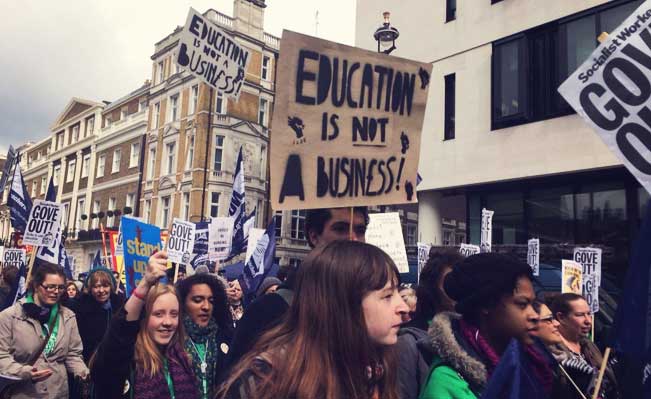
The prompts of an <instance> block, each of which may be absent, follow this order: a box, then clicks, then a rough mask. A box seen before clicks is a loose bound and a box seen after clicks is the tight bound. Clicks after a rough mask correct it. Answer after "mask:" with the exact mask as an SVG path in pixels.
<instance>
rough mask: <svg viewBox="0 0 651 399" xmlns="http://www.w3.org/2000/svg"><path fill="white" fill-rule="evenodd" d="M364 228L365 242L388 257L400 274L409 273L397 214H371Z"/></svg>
mask: <svg viewBox="0 0 651 399" xmlns="http://www.w3.org/2000/svg"><path fill="white" fill-rule="evenodd" d="M368 217H369V223H368V227H367V228H366V242H367V243H368V244H372V245H375V246H376V247H378V248H380V249H381V250H383V251H384V252H386V253H387V255H389V257H390V258H391V259H393V262H394V263H395V264H396V266H397V267H398V271H399V272H400V273H409V263H408V262H407V251H406V250H405V242H404V240H403V238H402V225H401V224H400V215H398V212H389V213H371V214H370V215H368Z"/></svg>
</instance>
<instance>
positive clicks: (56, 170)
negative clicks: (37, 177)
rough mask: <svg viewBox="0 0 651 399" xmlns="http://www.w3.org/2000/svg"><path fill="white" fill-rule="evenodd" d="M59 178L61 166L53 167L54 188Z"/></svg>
mask: <svg viewBox="0 0 651 399" xmlns="http://www.w3.org/2000/svg"><path fill="white" fill-rule="evenodd" d="M60 177H61V165H57V166H55V167H54V173H53V174H52V180H53V183H52V184H54V185H55V186H58V185H59V178H60Z"/></svg>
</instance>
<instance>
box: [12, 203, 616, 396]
mask: <svg viewBox="0 0 651 399" xmlns="http://www.w3.org/2000/svg"><path fill="white" fill-rule="evenodd" d="M351 215H352V217H351ZM351 221H352V223H351ZM367 225H368V214H367V210H366V209H365V208H362V207H360V208H354V209H353V212H352V213H351V211H350V208H345V209H342V208H339V209H317V210H311V211H309V212H308V214H307V217H306V227H305V229H306V237H307V240H308V243H309V244H310V246H311V247H312V250H311V252H310V253H309V254H308V255H307V257H306V259H305V260H304V261H303V262H302V264H301V265H300V266H299V267H296V268H290V269H289V270H287V271H283V273H282V274H280V275H279V276H278V277H281V278H282V279H280V278H278V277H267V278H265V279H264V281H262V283H261V284H260V285H259V287H257V290H256V292H255V293H254V294H255V299H254V300H252V301H251V300H247V301H245V300H244V298H243V290H242V286H241V285H240V282H239V281H238V280H237V279H233V280H231V281H227V280H225V279H223V278H222V277H221V276H218V275H217V274H214V273H210V272H209V271H208V269H207V268H206V267H205V266H201V267H198V268H197V269H196V270H194V274H191V273H188V275H187V276H186V273H185V272H186V270H182V271H181V272H179V273H178V274H177V282H176V284H173V283H167V284H165V283H162V282H161V281H160V280H161V278H162V277H164V276H169V277H170V280H171V279H172V278H173V276H174V274H173V273H172V274H170V273H169V270H168V259H167V254H166V253H165V252H164V251H160V252H157V253H155V254H154V255H152V256H151V257H150V259H149V262H148V264H147V267H146V271H145V273H144V276H143V279H142V280H141V281H140V282H139V283H138V285H137V287H135V289H134V290H133V292H132V293H131V295H130V296H129V297H128V298H125V296H124V287H123V285H122V284H121V282H120V280H119V278H118V275H117V274H114V273H115V272H113V271H112V270H109V269H106V268H101V267H100V268H95V269H92V270H91V271H90V272H89V273H88V274H87V275H86V276H85V279H84V281H83V285H79V282H74V281H68V282H66V279H65V276H64V274H63V271H62V269H61V268H60V267H58V266H56V265H52V264H46V263H43V264H40V265H39V266H38V268H35V272H34V273H33V275H32V276H31V280H30V283H29V289H28V294H27V296H26V297H25V298H23V299H21V300H19V301H16V302H15V303H14V304H13V305H11V306H9V307H7V308H6V309H5V310H4V311H2V312H0V382H2V384H1V386H0V398H9V397H11V398H97V399H102V398H107V399H109V398H110V399H114V398H135V399H147V398H171V399H185V398H187V399H194V398H200V399H208V398H219V399H247V398H295V399H321V398H323V399H342V398H351V399H400V398H402V399H412V398H413V399H418V398H420V399H474V398H480V397H482V395H483V394H486V393H487V392H489V391H491V390H493V389H494V386H493V385H494V382H493V381H494V380H493V379H491V377H493V376H495V375H498V374H500V372H501V371H500V365H501V363H500V360H501V358H502V357H503V356H506V354H507V353H509V351H510V350H511V348H518V350H519V352H518V353H519V354H520V355H519V356H520V357H519V359H520V361H521V363H522V364H521V366H522V369H521V370H520V372H521V373H524V375H525V377H526V378H525V379H523V381H524V382H523V387H522V389H523V391H522V392H524V391H525V390H526V389H527V386H529V387H531V390H530V391H528V392H532V393H533V394H531V395H530V396H527V399H537V398H553V399H565V398H567V399H570V398H572V399H573V398H589V397H592V395H593V392H594V390H595V387H596V385H597V379H598V378H597V375H598V371H599V368H600V366H601V364H602V361H603V355H602V353H601V351H600V350H599V348H598V347H597V346H596V345H595V344H594V343H593V342H592V341H591V339H590V338H589V336H590V333H591V331H592V322H593V319H592V315H591V313H590V308H589V306H588V304H587V302H586V301H585V299H584V298H583V297H581V296H580V295H575V294H558V295H555V296H549V297H546V298H540V297H537V295H536V292H535V290H534V277H533V275H532V271H531V268H530V267H529V266H528V265H526V264H525V263H523V262H520V261H518V260H515V259H514V258H511V257H508V256H505V255H499V254H491V253H484V254H478V255H473V256H470V257H468V258H463V257H461V256H460V255H459V254H458V253H457V252H455V251H439V250H432V251H431V253H430V256H429V259H428V261H427V263H426V265H425V266H424V268H423V269H422V272H421V274H420V276H419V284H418V286H415V287H414V286H405V285H401V284H400V274H399V272H398V269H397V267H396V265H395V264H394V262H393V261H392V260H391V258H390V257H389V256H387V255H386V254H385V253H384V252H383V251H382V250H380V249H378V248H377V247H374V246H372V245H369V244H366V243H364V241H365V239H364V236H365V231H366V226H367ZM16 278H17V276H16V272H15V270H12V268H6V269H5V270H3V271H2V280H3V282H2V284H0V302H1V303H7V301H9V300H10V299H11V298H9V297H11V295H12V293H11V292H10V290H8V289H7V288H8V287H11V286H13V284H14V281H15V279H16ZM494 397H495V398H498V397H504V398H507V396H499V395H498V396H494ZM597 397H598V398H600V399H619V398H623V396H622V394H621V387H620V385H619V383H618V378H617V366H616V364H615V363H614V362H608V364H607V365H606V368H605V373H604V377H603V382H601V384H600V390H599V392H598V394H597ZM508 398H509V399H510V397H508Z"/></svg>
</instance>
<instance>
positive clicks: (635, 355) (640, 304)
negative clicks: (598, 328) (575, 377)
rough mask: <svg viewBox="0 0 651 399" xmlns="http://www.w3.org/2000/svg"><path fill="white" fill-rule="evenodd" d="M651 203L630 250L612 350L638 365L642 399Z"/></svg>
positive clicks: (647, 362)
mask: <svg viewBox="0 0 651 399" xmlns="http://www.w3.org/2000/svg"><path fill="white" fill-rule="evenodd" d="M649 243H651V201H649V203H648V204H647V211H646V215H645V218H644V220H643V222H642V226H641V228H640V232H639V233H638V236H637V240H636V241H635V244H634V246H633V249H632V251H631V258H630V262H629V266H628V271H627V273H626V280H625V283H624V290H623V291H622V296H621V298H620V300H619V304H618V306H617V312H616V313H615V323H614V328H613V336H612V342H611V345H610V346H611V347H612V348H613V349H614V350H615V352H617V353H618V354H621V355H624V356H625V357H626V359H627V360H629V361H631V362H632V363H634V364H638V365H641V367H642V368H643V373H642V374H641V377H642V381H641V385H643V387H644V396H643V398H645V399H651V378H650V377H651V284H650V281H649V278H651V246H650V245H649Z"/></svg>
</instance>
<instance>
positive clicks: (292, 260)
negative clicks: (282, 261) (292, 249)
mask: <svg viewBox="0 0 651 399" xmlns="http://www.w3.org/2000/svg"><path fill="white" fill-rule="evenodd" d="M300 265H301V260H300V259H298V258H289V266H291V267H293V268H294V269H296V268H297V267H299V266H300Z"/></svg>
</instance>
